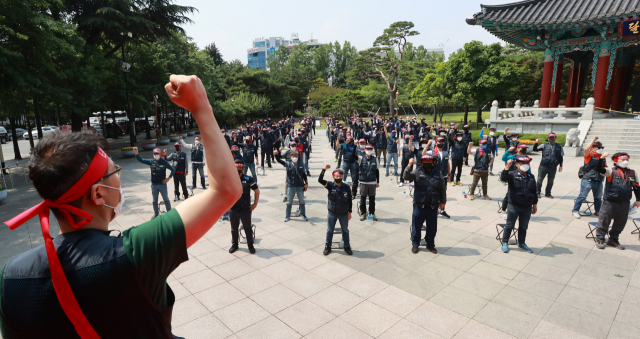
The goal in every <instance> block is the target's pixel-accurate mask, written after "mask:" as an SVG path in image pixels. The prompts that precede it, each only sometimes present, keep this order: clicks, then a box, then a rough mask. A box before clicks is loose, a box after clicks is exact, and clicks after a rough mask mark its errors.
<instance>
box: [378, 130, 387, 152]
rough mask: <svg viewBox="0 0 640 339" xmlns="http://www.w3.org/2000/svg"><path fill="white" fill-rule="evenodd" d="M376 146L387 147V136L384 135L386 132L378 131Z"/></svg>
mask: <svg viewBox="0 0 640 339" xmlns="http://www.w3.org/2000/svg"><path fill="white" fill-rule="evenodd" d="M376 147H378V148H380V149H386V148H387V137H386V136H385V135H384V132H378V133H377V135H376Z"/></svg>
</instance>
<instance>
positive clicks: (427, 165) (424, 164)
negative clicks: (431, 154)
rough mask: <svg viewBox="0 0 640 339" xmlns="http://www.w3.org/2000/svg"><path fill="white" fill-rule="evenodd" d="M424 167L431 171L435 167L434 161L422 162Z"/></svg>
mask: <svg viewBox="0 0 640 339" xmlns="http://www.w3.org/2000/svg"><path fill="white" fill-rule="evenodd" d="M422 168H424V169H425V170H427V171H430V170H431V169H433V163H432V162H425V163H423V164H422Z"/></svg>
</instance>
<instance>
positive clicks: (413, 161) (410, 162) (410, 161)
mask: <svg viewBox="0 0 640 339" xmlns="http://www.w3.org/2000/svg"><path fill="white" fill-rule="evenodd" d="M415 162H416V161H415V159H413V158H411V159H409V166H413V164H414V163H415Z"/></svg>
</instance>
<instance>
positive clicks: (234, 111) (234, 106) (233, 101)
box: [231, 99, 236, 127]
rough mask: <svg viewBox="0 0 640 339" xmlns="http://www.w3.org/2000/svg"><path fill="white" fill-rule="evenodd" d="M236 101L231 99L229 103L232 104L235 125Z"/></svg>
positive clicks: (234, 123)
mask: <svg viewBox="0 0 640 339" xmlns="http://www.w3.org/2000/svg"><path fill="white" fill-rule="evenodd" d="M235 104H236V101H235V100H233V99H231V105H232V106H233V126H234V127H235V125H236V105H235Z"/></svg>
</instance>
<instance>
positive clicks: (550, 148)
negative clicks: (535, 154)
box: [540, 143, 562, 167]
mask: <svg viewBox="0 0 640 339" xmlns="http://www.w3.org/2000/svg"><path fill="white" fill-rule="evenodd" d="M561 156H562V146H560V145H558V144H553V145H551V144H549V143H546V144H544V145H542V160H540V166H545V167H556V166H558V164H559V163H560V157H561Z"/></svg>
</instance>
